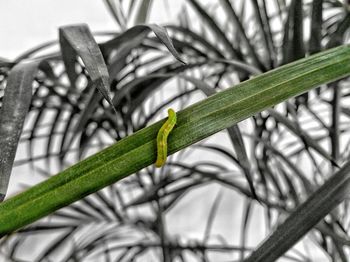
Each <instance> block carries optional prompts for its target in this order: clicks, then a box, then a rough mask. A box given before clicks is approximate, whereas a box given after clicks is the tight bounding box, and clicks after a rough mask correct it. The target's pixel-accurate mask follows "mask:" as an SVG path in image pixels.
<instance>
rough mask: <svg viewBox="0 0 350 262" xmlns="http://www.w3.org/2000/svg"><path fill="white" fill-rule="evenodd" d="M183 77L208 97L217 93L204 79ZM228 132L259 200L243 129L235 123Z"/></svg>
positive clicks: (251, 187) (253, 192)
mask: <svg viewBox="0 0 350 262" xmlns="http://www.w3.org/2000/svg"><path fill="white" fill-rule="evenodd" d="M182 78H184V79H186V80H187V81H189V82H191V83H192V84H194V85H195V86H196V87H197V88H198V89H200V90H201V91H202V92H203V93H204V94H205V95H206V96H208V97H209V96H212V95H214V94H216V91H215V90H214V89H213V88H211V87H210V86H209V85H208V84H207V83H205V82H204V81H201V80H199V79H196V78H194V77H189V76H182ZM227 132H228V134H229V136H230V140H231V142H232V145H233V148H234V150H235V152H236V156H237V159H238V162H239V163H240V165H241V168H242V170H243V172H244V175H245V177H246V179H247V182H248V184H249V188H250V190H251V191H252V194H253V196H254V198H255V199H257V200H258V199H259V198H258V196H257V195H256V192H255V189H254V183H253V174H252V172H251V168H250V167H251V164H250V163H249V158H248V155H247V150H246V148H245V145H244V141H243V137H242V134H241V131H240V129H239V126H238V125H233V126H231V127H229V128H227Z"/></svg>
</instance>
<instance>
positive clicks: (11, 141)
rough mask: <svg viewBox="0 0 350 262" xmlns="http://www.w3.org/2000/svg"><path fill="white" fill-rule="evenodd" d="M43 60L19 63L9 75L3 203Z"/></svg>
mask: <svg viewBox="0 0 350 262" xmlns="http://www.w3.org/2000/svg"><path fill="white" fill-rule="evenodd" d="M40 64H42V63H41V62H40V61H37V62H27V63H19V64H17V65H15V66H14V67H13V68H12V69H11V71H10V73H9V76H8V80H7V85H6V89H5V94H4V97H3V99H2V107H1V109H0V148H1V151H0V202H1V201H2V200H3V199H4V198H5V195H6V192H7V187H8V183H9V180H10V175H11V171H12V165H13V161H14V158H15V155H16V151H17V146H18V141H19V138H20V135H21V132H22V127H23V124H24V120H25V117H26V115H27V112H28V109H29V106H30V104H31V99H32V92H33V90H32V85H33V81H34V78H35V76H36V73H37V71H38V69H39V66H40Z"/></svg>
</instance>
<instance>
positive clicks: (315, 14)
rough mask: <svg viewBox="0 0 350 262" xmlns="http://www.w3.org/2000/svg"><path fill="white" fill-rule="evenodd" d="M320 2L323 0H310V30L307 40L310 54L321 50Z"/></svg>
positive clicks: (321, 9)
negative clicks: (308, 39)
mask: <svg viewBox="0 0 350 262" xmlns="http://www.w3.org/2000/svg"><path fill="white" fill-rule="evenodd" d="M322 4H323V0H314V1H312V11H311V32H310V41H309V51H310V53H311V54H314V53H317V52H319V51H321V40H322V14H323V8H322Z"/></svg>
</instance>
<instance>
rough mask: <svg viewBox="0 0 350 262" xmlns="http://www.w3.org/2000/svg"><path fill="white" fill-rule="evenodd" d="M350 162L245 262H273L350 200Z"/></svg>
mask: <svg viewBox="0 0 350 262" xmlns="http://www.w3.org/2000/svg"><path fill="white" fill-rule="evenodd" d="M349 189H350V162H348V163H347V164H345V165H344V166H343V167H342V168H341V169H340V170H339V171H338V172H337V173H335V174H334V175H333V176H332V177H331V178H330V179H329V180H328V181H327V182H326V183H324V185H323V186H322V187H321V188H319V189H318V190H317V191H316V192H315V193H313V194H312V195H311V196H310V197H309V198H308V200H307V201H305V202H304V203H303V204H302V205H300V206H299V207H298V208H297V209H296V210H295V211H294V212H293V213H292V214H291V215H290V216H289V217H288V218H287V219H286V220H285V222H284V223H282V224H281V225H280V226H279V227H278V228H277V229H276V231H275V232H274V233H273V234H272V235H271V236H269V238H268V239H267V240H266V241H265V242H264V243H263V244H262V245H261V246H260V247H259V248H258V249H257V250H256V251H254V252H253V253H252V254H251V255H250V256H249V258H247V259H246V260H244V261H245V262H273V261H276V259H278V258H279V257H280V256H282V255H283V254H284V253H285V252H286V251H287V250H288V249H290V248H291V247H293V246H294V245H295V244H296V243H297V241H298V240H299V239H300V238H301V237H303V236H304V235H305V234H306V233H307V232H308V231H309V230H310V229H311V228H312V227H314V226H315V225H316V224H317V223H318V222H319V221H320V220H321V219H322V218H323V217H325V216H326V215H327V214H328V213H329V212H331V211H332V210H333V209H334V208H335V207H336V206H337V205H338V204H339V203H341V202H342V201H343V200H344V199H346V198H347V197H348V192H349Z"/></svg>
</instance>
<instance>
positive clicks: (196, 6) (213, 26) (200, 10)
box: [189, 0, 242, 59]
mask: <svg viewBox="0 0 350 262" xmlns="http://www.w3.org/2000/svg"><path fill="white" fill-rule="evenodd" d="M189 2H190V3H191V5H192V6H193V8H194V9H195V10H196V11H197V12H198V14H199V15H200V16H201V17H202V19H203V21H204V22H205V23H207V24H208V26H209V27H210V28H211V29H212V30H213V33H214V34H215V36H216V37H217V38H218V40H220V42H221V43H222V44H223V45H224V46H225V49H226V50H227V51H228V52H229V53H230V55H231V56H232V57H234V58H238V59H241V58H242V55H241V54H240V53H239V52H238V51H237V50H236V49H235V48H234V47H233V45H232V43H231V42H230V40H229V39H228V38H227V36H226V35H225V33H224V32H223V31H222V30H221V29H220V27H219V26H218V25H217V23H216V22H215V21H214V19H213V18H212V17H211V16H210V15H209V14H208V13H207V12H206V11H205V10H204V9H203V7H201V6H200V4H199V3H198V1H197V0H189Z"/></svg>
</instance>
